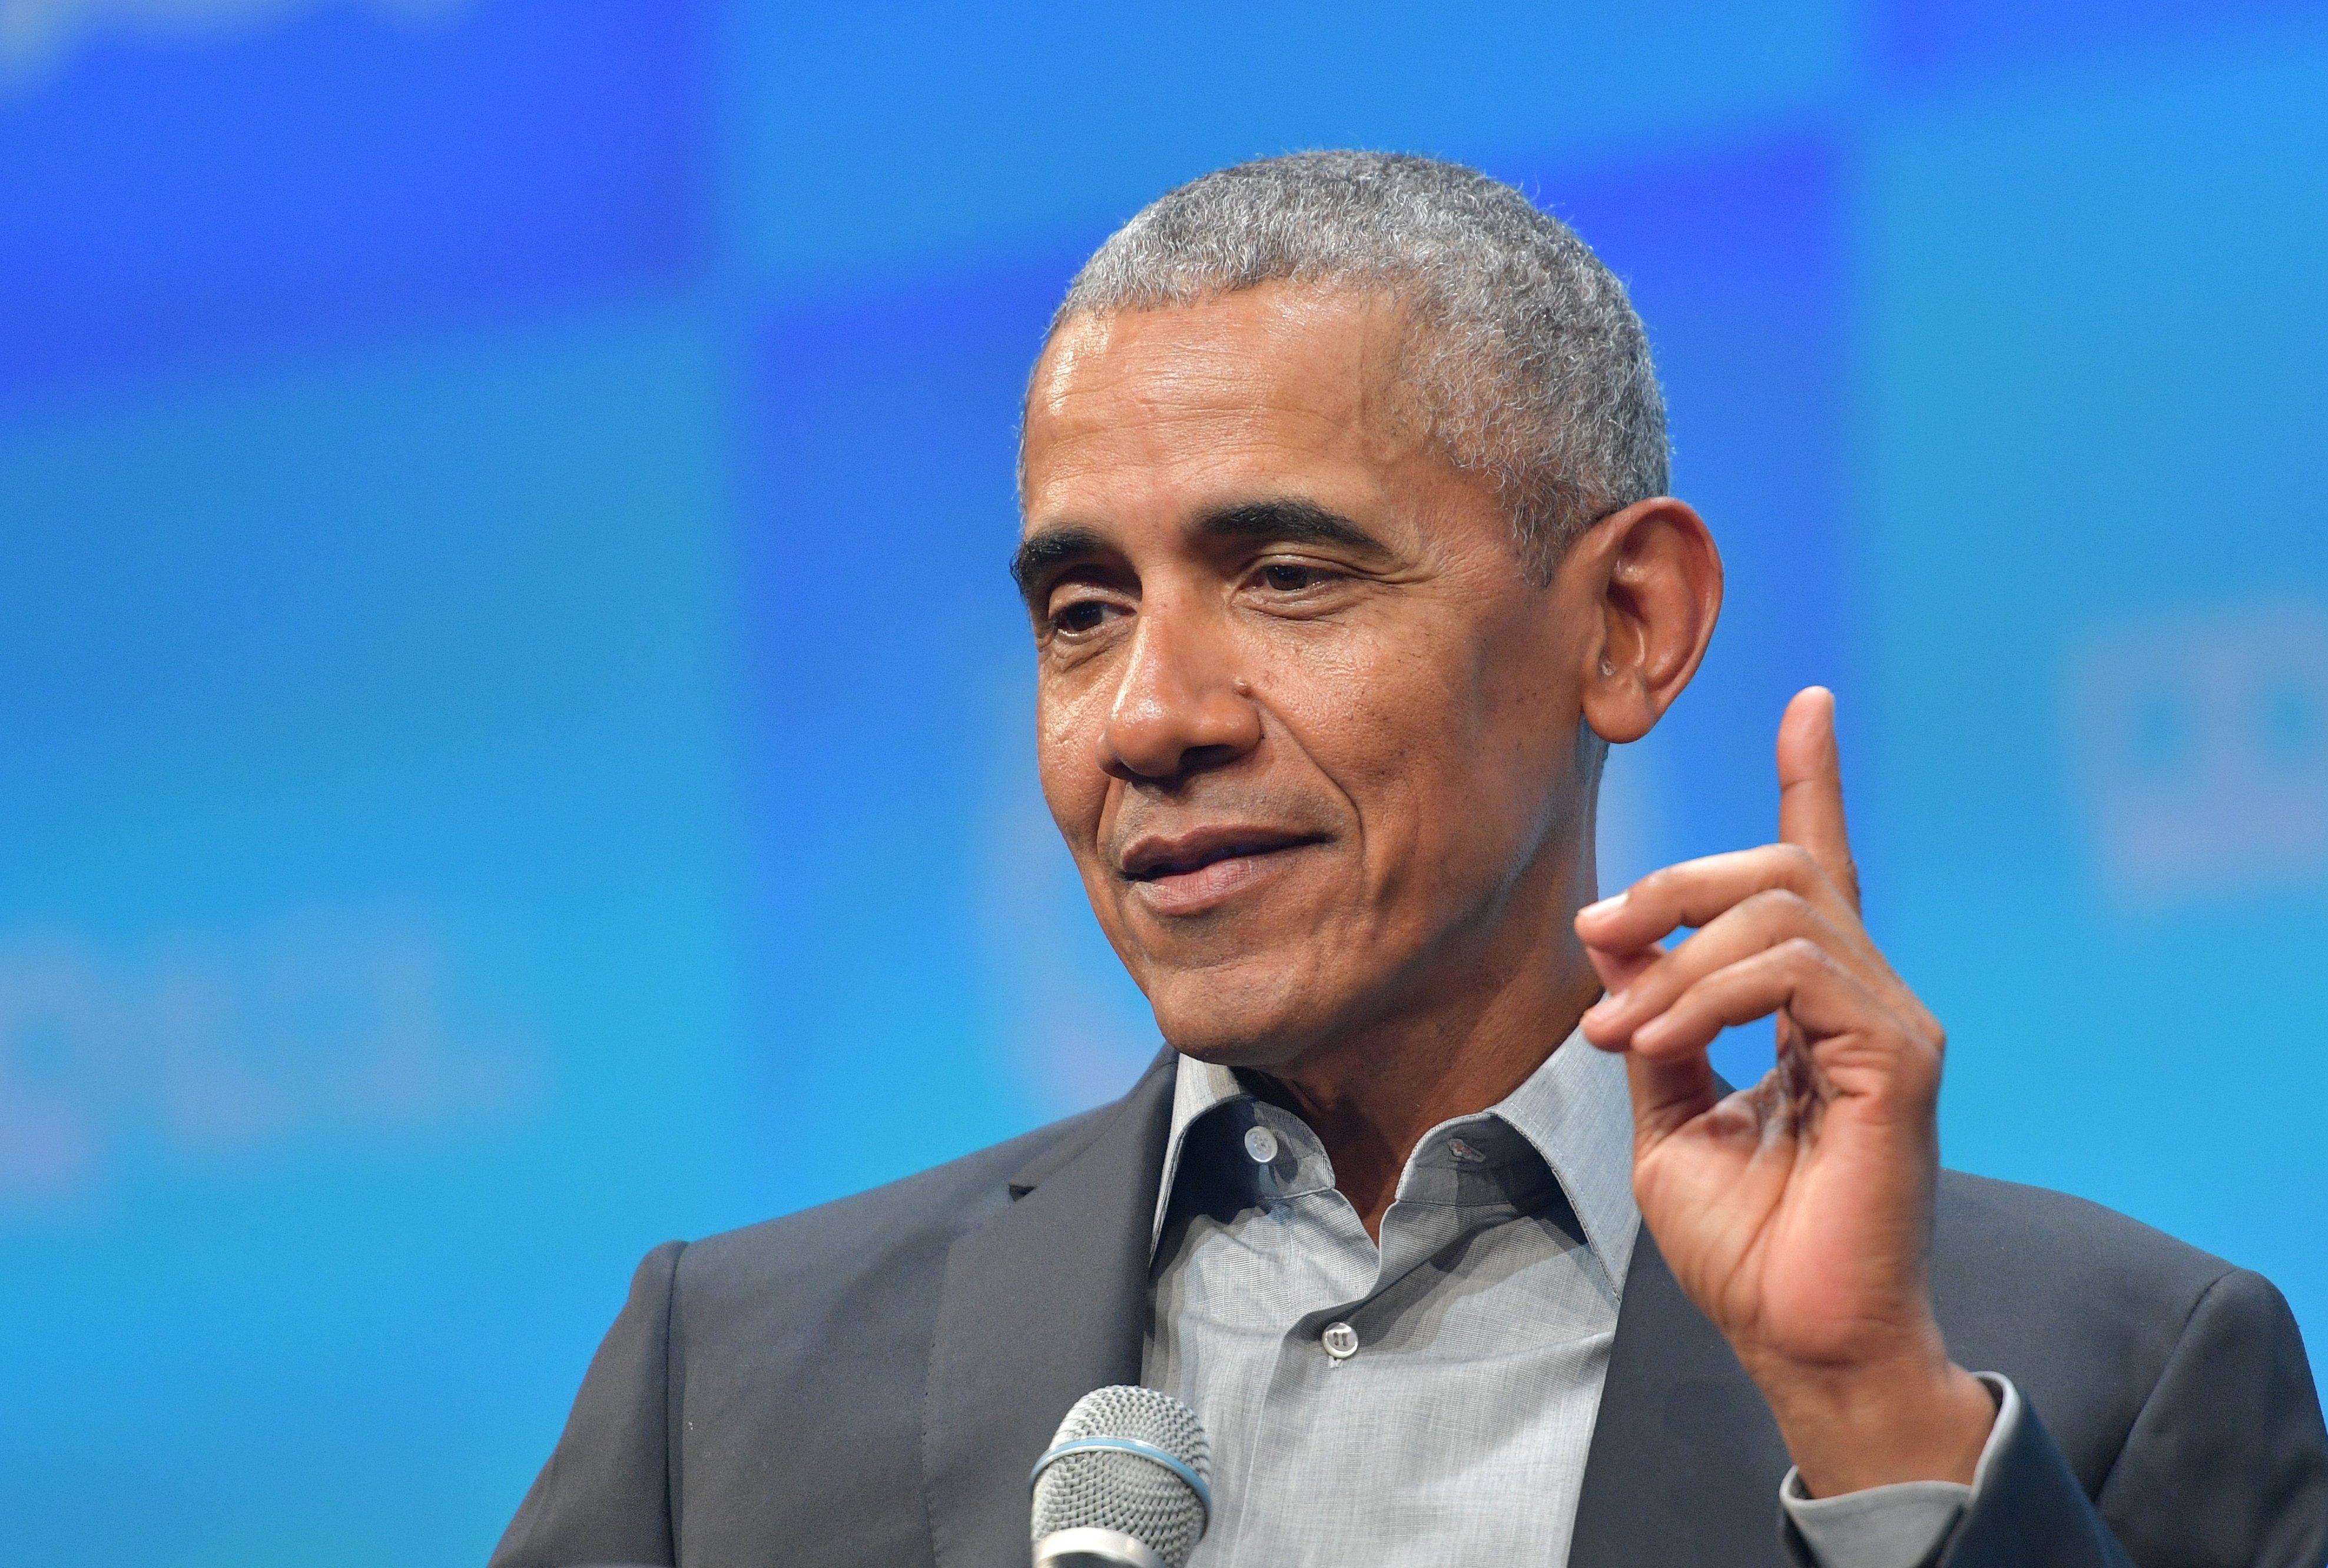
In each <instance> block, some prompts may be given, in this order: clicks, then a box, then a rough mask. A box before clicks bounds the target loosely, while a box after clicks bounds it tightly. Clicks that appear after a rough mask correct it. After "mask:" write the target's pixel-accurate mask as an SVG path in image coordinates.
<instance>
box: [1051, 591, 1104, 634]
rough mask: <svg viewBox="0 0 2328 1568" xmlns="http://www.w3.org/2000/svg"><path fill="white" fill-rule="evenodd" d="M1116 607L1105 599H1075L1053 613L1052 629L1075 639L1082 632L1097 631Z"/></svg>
mask: <svg viewBox="0 0 2328 1568" xmlns="http://www.w3.org/2000/svg"><path fill="white" fill-rule="evenodd" d="M1113 608H1114V606H1112V605H1111V604H1110V603H1109V602H1107V601H1106V600H1104V599H1075V600H1070V601H1069V602H1067V603H1065V604H1063V605H1061V606H1060V607H1059V608H1058V609H1056V610H1055V611H1052V612H1051V627H1052V630H1055V631H1064V632H1065V633H1066V634H1067V635H1068V636H1070V637H1073V636H1075V635H1077V634H1079V633H1082V632H1086V631H1096V630H1099V627H1100V623H1101V622H1102V621H1105V620H1106V619H1107V617H1108V612H1109V611H1111V610H1112V609H1113Z"/></svg>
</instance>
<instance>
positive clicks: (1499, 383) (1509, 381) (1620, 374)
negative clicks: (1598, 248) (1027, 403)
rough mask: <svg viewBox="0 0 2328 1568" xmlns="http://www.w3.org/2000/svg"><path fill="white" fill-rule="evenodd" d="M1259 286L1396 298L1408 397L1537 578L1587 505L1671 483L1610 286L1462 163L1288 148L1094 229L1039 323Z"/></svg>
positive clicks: (1586, 521) (1598, 509) (1615, 502)
mask: <svg viewBox="0 0 2328 1568" xmlns="http://www.w3.org/2000/svg"><path fill="white" fill-rule="evenodd" d="M1273 281H1285V282H1291V283H1301V284H1310V283H1315V284H1320V285H1348V286H1351V287H1354V288H1357V289H1362V290H1366V291H1369V292H1374V293H1376V294H1382V295H1384V296H1385V297H1387V298H1388V299H1390V300H1391V301H1393V302H1394V303H1396V304H1397V305H1398V306H1399V307H1400V308H1401V310H1402V311H1403V313H1404V315H1405V318H1406V322H1407V328H1408V340H1409V341H1408V344H1407V352H1406V354H1405V356H1404V359H1403V363H1402V365H1401V369H1400V378H1401V379H1402V381H1403V382H1404V383H1405V384H1406V386H1407V387H1409V388H1410V389H1411V391H1412V392H1413V394H1414V396H1415V397H1416V399H1417V408H1416V411H1417V412H1418V413H1419V414H1420V415H1421V416H1422V420H1423V421H1424V424H1425V427H1426V428H1427V429H1428V430H1429V431H1430V433H1431V434H1432V436H1433V437H1434V438H1435V440H1436V441H1437V442H1438V443H1439V444H1440V446H1441V450H1442V451H1443V452H1444V453H1446V455H1447V457H1448V459H1449V460H1450V462H1453V463H1454V465H1455V466H1456V467H1457V468H1459V469H1462V470H1465V471H1473V472H1478V473H1483V474H1485V475H1487V476H1488V478H1489V479H1490V480H1491V481H1493V484H1494V488H1495V493H1496V496H1497V499H1498V501H1499V502H1500V503H1501V504H1502V506H1503V508H1504V510H1505V512H1506V514H1507V516H1508V517H1509V518H1511V521H1512V525H1513V527H1514V529H1515V531H1516V536H1517V542H1518V545H1519V548H1520V554H1521V557H1522V559H1523V560H1525V562H1527V563H1528V565H1530V566H1531V568H1533V569H1534V570H1535V571H1536V572H1538V573H1539V574H1543V575H1545V576H1548V575H1549V574H1550V572H1551V569H1552V567H1553V565H1554V564H1555V563H1556V562H1557V561H1558V559H1559V557H1560V555H1561V553H1562V552H1563V550H1565V548H1566V547H1567V546H1568V544H1569V543H1570V542H1571V541H1572V539H1574V538H1575V537H1576V536H1577V535H1578V534H1580V533H1582V531H1583V530H1584V528H1585V527H1587V526H1589V525H1590V524H1591V522H1593V521H1594V520H1596V519H1597V518H1600V517H1602V516H1605V515H1606V514H1607V513H1609V512H1610V511H1613V510H1616V509H1619V508H1621V507H1625V506H1629V505H1630V504H1631V503H1633V502H1635V501H1638V500H1644V499H1647V498H1649V497H1651V496H1657V495H1663V494H1664V493H1666V483H1667V471H1668V467H1669V461H1670V453H1669V449H1668V447H1667V444H1666V413H1665V398H1664V397H1663V395H1662V394H1661V393H1660V392H1659V391H1658V389H1657V370H1656V368H1655V366H1654V365H1652V364H1651V363H1650V359H1649V344H1648V335H1647V332H1646V331H1643V329H1642V326H1641V319H1640V317H1639V316H1638V314H1636V313H1634V310H1633V306H1632V303H1631V301H1629V299H1628V298H1627V297H1626V295H1625V286H1624V285H1623V284H1621V283H1620V282H1619V281H1618V279H1617V277H1616V275H1615V274H1613V273H1611V272H1610V270H1609V268H1608V267H1607V266H1604V265H1602V263H1601V261H1600V257H1597V256H1595V255H1593V254H1592V251H1591V248H1590V247H1587V246H1586V245H1585V243H1584V242H1583V241H1582V239H1579V238H1577V237H1576V235H1575V233H1574V231H1573V230H1572V229H1569V227H1568V226H1567V225H1566V224H1564V223H1563V222H1561V221H1560V220H1559V219H1556V218H1554V217H1553V216H1551V215H1550V214H1549V213H1546V212H1544V211H1543V210H1539V209H1538V208H1537V207H1536V206H1535V204H1534V203H1533V202H1531V201H1529V200H1528V199H1527V198H1526V197H1525V196H1524V195H1522V194H1521V193H1520V192H1519V191H1516V190H1515V189H1514V188H1512V187H1511V186H1509V185H1507V184H1505V183H1503V182H1501V181H1498V180H1494V179H1490V178H1489V177H1488V176H1487V175H1485V174H1483V173H1479V172H1478V170H1476V169H1469V168H1466V167H1464V166H1463V165H1461V164H1460V163H1442V162H1441V161H1439V160H1437V159H1433V158H1421V157H1412V156H1405V155H1402V154H1391V153H1360V152H1318V153H1294V154H1287V155H1285V156H1283V157H1275V158H1263V159H1258V160H1256V161H1254V162H1252V163H1239V164H1236V165H1234V167H1231V168H1226V169H1222V170H1219V171H1217V172H1216V173H1210V174H1206V175H1205V176H1203V177H1202V178H1201V179H1197V180H1192V181H1190V182H1188V183H1187V184H1185V185H1182V186H1180V187H1179V188H1178V190H1175V191H1169V192H1168V193H1167V194H1165V195H1163V196H1161V197H1159V198H1158V199H1157V200H1156V201H1153V202H1151V203H1150V204H1149V205H1148V207H1147V208H1145V209H1144V210H1141V212H1140V214H1139V215H1138V216H1136V217H1134V218H1133V219H1131V221H1130V222H1128V223H1126V224H1125V225H1124V226H1123V227H1122V228H1121V229H1117V230H1116V231H1115V232H1114V233H1113V234H1112V235H1111V236H1109V238H1108V239H1107V241H1106V243H1105V244H1103V245H1102V246H1101V247H1099V249H1098V250H1097V251H1096V252H1094V254H1093V256H1092V257H1091V259H1090V260H1089V261H1086V262H1085V263H1084V266H1083V269H1082V270H1081V271H1080V272H1078V273H1076V275H1075V281H1074V282H1073V283H1072V284H1070V285H1068V287H1067V293H1066V297H1065V300H1064V301H1063V302H1062V303H1061V304H1060V306H1059V309H1058V313H1057V314H1056V316H1054V317H1053V318H1052V322H1051V328H1050V333H1051V336H1053V337H1056V335H1057V333H1058V331H1059V330H1060V328H1061V327H1063V326H1065V324H1066V323H1067V322H1070V321H1073V320H1075V318H1076V317H1079V316H1085V315H1093V314H1108V313H1115V312H1119V311H1145V310H1156V309H1161V308H1164V307H1168V306H1173V305H1186V304H1192V303H1196V302H1197V301H1199V300H1202V299H1204V298H1206V297H1207V296H1210V295H1215V294H1225V293H1232V292H1234V291H1236V290H1239V289H1247V288H1252V287H1254V286H1256V285H1260V284H1263V283H1269V282H1273Z"/></svg>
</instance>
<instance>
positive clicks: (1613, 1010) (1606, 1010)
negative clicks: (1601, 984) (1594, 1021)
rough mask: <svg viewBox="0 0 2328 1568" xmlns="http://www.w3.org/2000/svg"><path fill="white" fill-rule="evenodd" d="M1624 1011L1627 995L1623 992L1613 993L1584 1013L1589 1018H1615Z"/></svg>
mask: <svg viewBox="0 0 2328 1568" xmlns="http://www.w3.org/2000/svg"><path fill="white" fill-rule="evenodd" d="M1624 1010H1625V994H1624V993H1623V992H1622V991H1611V992H1610V993H1609V994H1608V995H1606V996H1603V997H1602V998H1600V1001H1598V1002H1596V1003H1593V1004H1592V1005H1591V1006H1590V1007H1588V1008H1586V1009H1585V1010H1584V1012H1585V1015H1586V1016H1587V1017H1589V1018H1614V1017H1616V1016H1617V1014H1618V1013H1621V1012H1623V1011H1624Z"/></svg>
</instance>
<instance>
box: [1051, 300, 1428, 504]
mask: <svg viewBox="0 0 2328 1568" xmlns="http://www.w3.org/2000/svg"><path fill="white" fill-rule="evenodd" d="M1402 344H1403V322H1402V318H1401V317H1400V315H1399V313H1397V311H1396V310H1395V308H1394V306H1392V305H1391V304H1389V303H1386V302H1385V301H1383V300H1381V299H1380V298H1378V297H1376V296H1373V295H1368V294H1358V293H1355V292H1352V291H1347V290H1341V289H1334V290H1327V289H1319V288H1315V287H1309V286H1303V285H1282V284H1267V285H1261V286H1260V287H1257V288H1252V289H1245V290H1241V291H1238V292H1236V293H1234V294H1222V295H1216V296H1213V297H1210V298H1207V299H1205V300H1202V301H1199V302H1197V303H1194V304H1188V305H1175V306H1167V307H1164V308H1161V309H1156V310H1145V311H1125V312H1119V313H1112V314H1107V315H1094V316H1084V317H1078V318H1075V319H1074V320H1071V321H1070V322H1067V323H1066V324H1065V326H1064V327H1062V328H1061V329H1060V331H1059V332H1058V333H1057V335H1056V337H1055V338H1054V339H1053V340H1052V341H1051V342H1050V344H1049V345H1048V346H1047V348H1046V349H1045V350H1044V353H1043V357H1042V359H1041V360H1040V361H1039V362H1038V364H1037V368H1036V373H1035V376H1034V378H1033V381H1032V384H1031V385H1030V387H1029V389H1028V405H1027V428H1026V448H1025V454H1026V462H1025V475H1024V478H1025V483H1026V498H1025V499H1026V500H1027V503H1028V518H1029V521H1030V522H1031V521H1032V520H1033V519H1034V518H1035V516H1036V514H1037V513H1038V512H1041V511H1045V510H1048V509H1052V508H1054V507H1059V506H1066V507H1075V506H1076V505H1077V504H1078V503H1079V502H1082V501H1084V500H1086V499H1094V498H1092V497H1090V496H1089V495H1088V494H1087V493H1086V492H1090V491H1092V490H1103V491H1104V498H1105V499H1106V500H1107V501H1108V502H1109V503H1110V504H1111V506H1112V507H1122V505H1124V504H1126V503H1127V502H1129V501H1131V499H1133V497H1134V496H1135V495H1140V494H1148V495H1150V496H1157V495H1159V493H1163V492H1169V495H1170V496H1171V497H1172V498H1173V499H1176V500H1178V501H1180V502H1184V503H1187V504H1202V503H1203V501H1204V500H1205V499H1207V497H1208V496H1210V495H1211V494H1212V493H1213V492H1219V491H1225V490H1236V489H1239V488H1249V487H1250V486H1251V485H1252V484H1253V483H1254V482H1256V481H1266V482H1276V483H1300V482H1305V481H1307V482H1312V483H1317V482H1329V481H1330V482H1332V483H1333V484H1334V485H1335V486H1336V488H1339V487H1341V486H1346V485H1347V484H1349V483H1352V482H1360V481H1363V480H1364V478H1365V476H1366V475H1367V474H1368V473H1370V472H1373V473H1380V472H1382V471H1387V470H1389V469H1391V468H1393V467H1396V466H1401V465H1403V463H1405V462H1408V461H1409V460H1411V459H1412V458H1413V456H1414V455H1415V454H1416V453H1417V451H1418V448H1419V445H1420V443H1419V442H1418V440H1417V436H1416V432H1415V430H1414V429H1413V425H1414V421H1413V420H1412V419H1410V418H1408V417H1406V416H1405V410H1406V399H1405V398H1404V397H1402V396H1401V395H1400V384H1399V367H1400V359H1401V354H1400V350H1401V347H1402Z"/></svg>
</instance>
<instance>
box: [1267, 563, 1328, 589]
mask: <svg viewBox="0 0 2328 1568" xmlns="http://www.w3.org/2000/svg"><path fill="white" fill-rule="evenodd" d="M1331 575H1332V574H1331V573H1328V572H1325V571H1321V570H1319V568H1318V567H1316V566H1303V565H1297V564H1295V563H1293V562H1291V561H1272V562H1271V563H1270V564H1269V565H1266V566H1263V568H1262V569H1261V581H1262V584H1263V586H1264V587H1266V588H1268V589H1269V590H1270V591H1271V592H1272V593H1300V592H1301V590H1303V589H1304V588H1315V587H1316V586H1317V585H1318V584H1319V583H1323V582H1325V581H1326V579H1327V578H1328V577H1329V576H1331Z"/></svg>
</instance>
